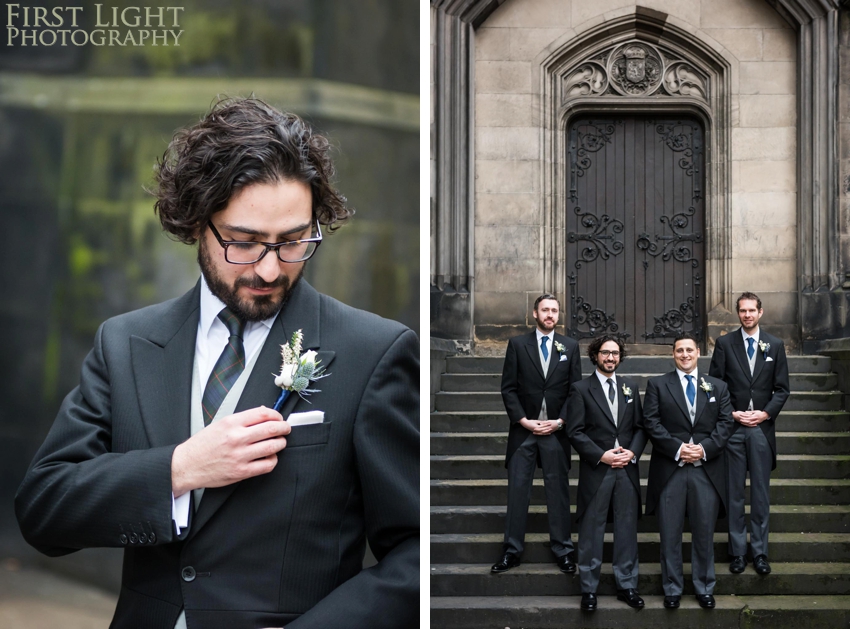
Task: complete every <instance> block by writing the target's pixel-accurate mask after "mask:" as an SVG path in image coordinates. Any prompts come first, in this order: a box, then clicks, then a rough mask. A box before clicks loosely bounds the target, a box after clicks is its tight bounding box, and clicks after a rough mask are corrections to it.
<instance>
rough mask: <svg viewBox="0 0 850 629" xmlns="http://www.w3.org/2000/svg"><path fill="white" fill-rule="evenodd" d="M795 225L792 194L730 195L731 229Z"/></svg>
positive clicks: (795, 215) (795, 210) (794, 204)
mask: <svg viewBox="0 0 850 629" xmlns="http://www.w3.org/2000/svg"><path fill="white" fill-rule="evenodd" d="M796 224H797V195H796V194H794V193H793V192H736V193H733V194H732V227H741V226H743V227H749V228H751V229H758V228H759V227H762V226H766V225H772V226H774V227H779V226H788V225H796Z"/></svg>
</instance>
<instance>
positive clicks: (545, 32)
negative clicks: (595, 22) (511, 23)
mask: <svg viewBox="0 0 850 629" xmlns="http://www.w3.org/2000/svg"><path fill="white" fill-rule="evenodd" d="M569 35H573V36H574V35H575V31H573V30H572V29H571V28H570V29H564V28H513V29H511V48H510V59H511V60H512V61H533V60H534V58H535V57H537V55H539V54H540V53H541V52H542V51H543V50H545V49H546V47H547V46H549V45H550V44H551V43H552V42H553V41H555V40H556V39H560V38H562V37H565V36H569Z"/></svg>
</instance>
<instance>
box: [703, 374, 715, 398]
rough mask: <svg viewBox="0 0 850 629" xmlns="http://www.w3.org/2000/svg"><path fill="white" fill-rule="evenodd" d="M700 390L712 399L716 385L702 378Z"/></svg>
mask: <svg viewBox="0 0 850 629" xmlns="http://www.w3.org/2000/svg"><path fill="white" fill-rule="evenodd" d="M699 388H700V390H702V391H705V394H706V395H707V396H709V397H711V392H712V391H714V385H713V384H711V383H710V382H706V381H705V378H700V383H699Z"/></svg>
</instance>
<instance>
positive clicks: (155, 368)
mask: <svg viewBox="0 0 850 629" xmlns="http://www.w3.org/2000/svg"><path fill="white" fill-rule="evenodd" d="M199 317H200V283H198V284H196V285H195V288H193V289H192V290H190V291H189V292H188V293H186V294H185V295H183V297H180V298H179V299H177V300H176V301H175V302H174V303H173V305H172V306H171V308H170V309H169V311H168V312H167V313H166V315H165V316H163V317H161V319H160V320H158V321H157V325H156V328H155V330H154V331H153V332H152V333H151V334H149V335H148V336H147V338H142V337H140V336H131V337H130V357H131V361H132V365H133V375H134V377H135V382H136V395H137V397H138V400H139V410H140V412H141V415H142V424H143V425H144V429H145V432H146V433H147V436H148V441H149V442H150V445H151V447H152V448H157V447H161V446H167V445H172V444H175V443H181V442H183V441H185V440H186V439H188V438H189V433H190V427H189V424H190V418H189V415H190V402H191V400H190V395H189V394H188V392H190V391H191V390H192V365H193V364H194V360H195V341H196V339H197V334H198V319H199ZM164 418H168V419H164Z"/></svg>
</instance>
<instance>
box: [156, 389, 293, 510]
mask: <svg viewBox="0 0 850 629" xmlns="http://www.w3.org/2000/svg"><path fill="white" fill-rule="evenodd" d="M291 430H292V428H291V427H290V426H289V424H288V423H287V422H285V421H283V416H282V415H281V414H280V413H278V412H277V411H275V410H272V409H270V408H266V407H265V406H260V407H258V408H251V409H248V410H247V411H242V412H241V413H234V414H233V415H228V416H227V417H222V418H221V419H219V420H218V421H216V422H213V423H212V424H210V425H209V426H206V427H205V428H204V429H203V430H201V431H199V432H197V433H195V434H194V435H193V436H192V437H191V438H189V439H188V440H186V441H184V442H183V443H181V444H180V445H179V446H177V447H176V448H175V449H174V454H173V455H172V457H171V491H172V493H173V494H174V497H175V498H177V497H179V496H182V495H183V494H185V493H186V492H187V491H191V490H193V489H200V488H201V487H224V486H225V485H232V484H233V483H236V482H239V481H241V480H244V479H246V478H251V477H253V476H259V475H261V474H268V473H269V472H271V471H272V470H273V469H274V468H275V466H276V465H277V453H278V452H280V451H281V450H283V449H284V448H285V447H286V437H285V436H286V435H288V434H289V433H290V431H291Z"/></svg>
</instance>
